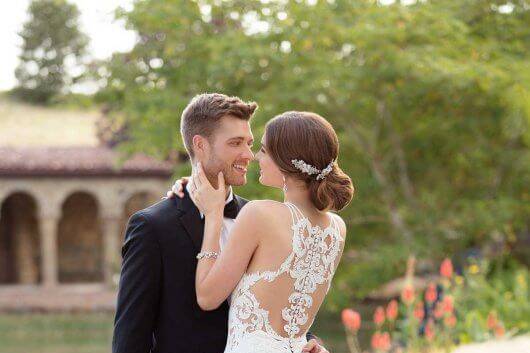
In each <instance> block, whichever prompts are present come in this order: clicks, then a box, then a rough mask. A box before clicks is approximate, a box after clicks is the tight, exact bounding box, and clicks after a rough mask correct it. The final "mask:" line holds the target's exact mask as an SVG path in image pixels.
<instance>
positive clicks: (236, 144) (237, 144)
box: [230, 141, 241, 146]
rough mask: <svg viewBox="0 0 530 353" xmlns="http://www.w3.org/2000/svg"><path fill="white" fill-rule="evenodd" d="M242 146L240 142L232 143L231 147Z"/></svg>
mask: <svg viewBox="0 0 530 353" xmlns="http://www.w3.org/2000/svg"><path fill="white" fill-rule="evenodd" d="M240 144H241V142H239V141H234V142H230V145H231V146H239V145H240Z"/></svg>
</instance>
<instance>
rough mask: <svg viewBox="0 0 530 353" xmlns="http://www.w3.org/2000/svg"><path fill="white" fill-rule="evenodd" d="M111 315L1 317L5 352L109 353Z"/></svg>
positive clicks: (0, 337)
mask: <svg viewBox="0 0 530 353" xmlns="http://www.w3.org/2000/svg"><path fill="white" fill-rule="evenodd" d="M112 320H113V316H112V315H111V314H0V352H2V353H37V352H39V353H103V352H105V353H108V352H110V342H111V337H112Z"/></svg>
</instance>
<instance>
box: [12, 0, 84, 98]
mask: <svg viewBox="0 0 530 353" xmlns="http://www.w3.org/2000/svg"><path fill="white" fill-rule="evenodd" d="M28 12H29V19H28V21H27V22H26V23H25V24H24V28H23V29H22V31H21V32H20V33H19V35H20V37H21V38H22V40H23V45H22V54H21V55H20V65H19V66H18V67H17V69H16V71H15V75H16V77H17V79H18V82H19V84H18V87H17V88H16V89H15V92H14V93H15V94H16V95H17V96H18V97H19V98H20V99H23V100H25V101H29V102H35V103H48V102H49V101H50V100H51V99H52V98H53V97H54V96H56V95H57V94H59V93H62V91H63V88H65V86H68V85H71V84H72V83H73V82H75V81H76V80H77V79H79V76H74V75H72V72H74V71H73V70H75V71H79V66H80V64H81V62H80V59H81V58H82V57H83V55H84V52H85V48H86V45H87V43H88V39H87V37H86V36H85V35H84V34H83V33H82V32H81V31H80V30H79V10H78V9H77V6H76V5H73V4H69V3H68V2H67V1H65V0H33V1H32V2H31V4H30V5H29V10H28ZM76 66H77V67H76ZM76 75H77V74H76Z"/></svg>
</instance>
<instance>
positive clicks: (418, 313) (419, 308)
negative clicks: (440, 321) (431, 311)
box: [414, 302, 425, 321]
mask: <svg viewBox="0 0 530 353" xmlns="http://www.w3.org/2000/svg"><path fill="white" fill-rule="evenodd" d="M414 317H415V318H416V319H418V321H421V320H423V318H424V317H425V310H424V308H423V302H419V303H418V304H416V307H415V308H414Z"/></svg>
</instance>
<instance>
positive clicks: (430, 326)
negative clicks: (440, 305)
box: [425, 320, 434, 341]
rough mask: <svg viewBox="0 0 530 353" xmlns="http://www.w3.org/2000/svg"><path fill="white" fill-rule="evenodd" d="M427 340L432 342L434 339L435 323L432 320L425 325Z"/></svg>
mask: <svg viewBox="0 0 530 353" xmlns="http://www.w3.org/2000/svg"><path fill="white" fill-rule="evenodd" d="M425 338H427V341H432V340H433V338H434V322H433V321H432V320H429V321H428V322H427V325H425Z"/></svg>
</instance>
